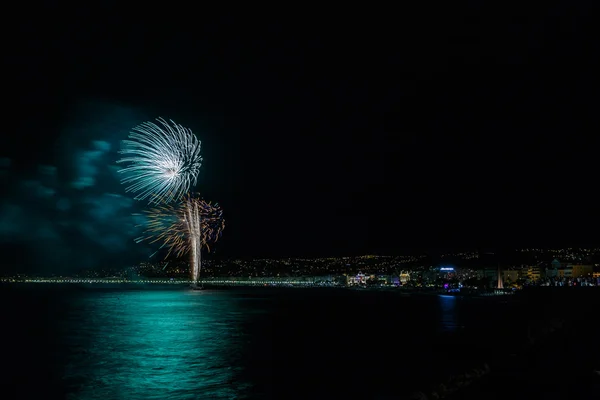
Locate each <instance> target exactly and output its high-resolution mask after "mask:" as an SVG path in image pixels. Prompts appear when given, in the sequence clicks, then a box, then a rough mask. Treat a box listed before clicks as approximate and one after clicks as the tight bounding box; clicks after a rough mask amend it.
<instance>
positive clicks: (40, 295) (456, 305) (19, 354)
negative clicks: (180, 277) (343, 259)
mask: <svg viewBox="0 0 600 400" xmlns="http://www.w3.org/2000/svg"><path fill="white" fill-rule="evenodd" d="M0 299H1V301H2V305H3V306H2V310H3V311H2V319H1V321H2V323H1V330H2V336H0V337H1V338H2V347H1V348H2V357H1V359H2V373H1V374H0V384H1V390H2V394H0V398H3V399H12V398H15V399H29V398H32V399H33V398H40V399H42V398H43V399H54V398H57V399H59V398H60V399H83V400H88V399H103V400H107V399H128V400H134V399H157V400H158V399H160V400H166V399H173V400H175V399H263V398H265V399H269V398H274V399H291V398H302V399H308V398H310V399H336V398H340V399H344V398H353V399H362V398H364V399H377V398H382V399H383V398H396V396H395V395H398V394H399V393H404V392H407V391H410V390H419V389H420V388H423V387H427V385H430V384H431V383H432V382H436V381H439V380H440V379H443V378H444V377H447V376H449V375H451V374H453V373H455V372H456V371H461V370H467V369H472V368H474V367H476V366H480V365H482V363H484V362H485V361H486V360H488V359H490V358H493V357H498V356H500V355H502V354H508V353H510V352H511V351H512V349H516V348H518V347H519V346H520V345H521V344H522V342H523V341H524V340H525V339H526V336H527V327H526V321H527V320H528V319H529V318H530V317H531V311H530V308H528V307H526V306H525V305H524V304H523V301H522V299H520V297H519V296H497V297H489V298H463V297H456V296H439V295H427V296H425V295H405V294H402V293H399V292H398V291H396V292H388V291H369V290H363V291H354V290H348V289H336V288H314V289H309V288H235V289H229V290H225V289H223V290H216V289H215V290H213V289H207V290H204V291H192V290H190V289H189V288H186V287H175V286H167V287H158V286H153V285H149V286H146V287H144V286H135V285H132V286H130V287H128V286H114V287H95V286H93V285H90V286H87V287H85V286H73V285H58V284H32V285H26V284H21V285H10V286H5V287H2V288H1V291H0Z"/></svg>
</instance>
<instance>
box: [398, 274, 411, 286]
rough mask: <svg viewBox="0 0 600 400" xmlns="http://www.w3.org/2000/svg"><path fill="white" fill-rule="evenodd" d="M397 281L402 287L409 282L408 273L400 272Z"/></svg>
mask: <svg viewBox="0 0 600 400" xmlns="http://www.w3.org/2000/svg"><path fill="white" fill-rule="evenodd" d="M399 280H400V283H402V284H403V285H404V284H406V283H407V282H408V281H410V272H408V271H402V272H400V276H399Z"/></svg>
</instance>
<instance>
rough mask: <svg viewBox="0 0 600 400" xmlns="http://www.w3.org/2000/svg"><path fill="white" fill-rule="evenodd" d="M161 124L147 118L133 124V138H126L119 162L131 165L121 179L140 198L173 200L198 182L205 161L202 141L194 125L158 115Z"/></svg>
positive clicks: (123, 170) (161, 200)
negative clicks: (197, 135) (183, 124)
mask: <svg viewBox="0 0 600 400" xmlns="http://www.w3.org/2000/svg"><path fill="white" fill-rule="evenodd" d="M157 121H158V122H159V123H160V124H161V125H162V126H159V125H157V124H154V123H152V122H144V123H142V124H141V125H138V126H136V127H135V128H133V130H132V132H131V133H130V134H129V140H124V141H123V149H122V150H121V151H120V152H119V153H120V154H123V158H122V159H120V160H119V161H117V162H118V163H126V164H128V166H127V167H125V168H123V169H121V170H119V173H122V174H124V175H125V177H124V178H123V179H122V180H121V183H123V184H125V185H127V187H126V191H127V192H132V193H135V194H136V196H135V199H136V200H145V199H149V202H150V203H151V204H152V203H155V204H156V203H158V202H159V201H160V202H167V203H168V202H171V201H173V200H178V199H180V198H181V197H182V196H183V195H184V194H185V193H188V191H189V189H190V186H193V185H195V184H196V179H197V177H198V172H199V171H200V166H201V165H202V157H201V156H200V141H199V140H198V138H197V137H196V135H194V134H193V133H192V131H191V130H190V129H187V128H184V127H183V126H181V125H177V124H176V123H175V122H173V121H171V124H169V123H167V122H166V121H165V120H164V119H162V118H158V119H157Z"/></svg>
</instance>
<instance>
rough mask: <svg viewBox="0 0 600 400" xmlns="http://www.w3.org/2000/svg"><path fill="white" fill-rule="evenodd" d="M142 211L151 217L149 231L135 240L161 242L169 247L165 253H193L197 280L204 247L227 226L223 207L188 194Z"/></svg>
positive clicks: (192, 261)
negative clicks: (180, 199)
mask: <svg viewBox="0 0 600 400" xmlns="http://www.w3.org/2000/svg"><path fill="white" fill-rule="evenodd" d="M143 215H145V216H146V219H147V221H148V222H147V224H146V231H145V232H144V234H143V236H141V237H139V238H137V239H136V242H138V243H140V242H143V241H147V242H149V243H157V242H160V243H162V245H161V248H163V247H166V248H168V252H167V255H166V257H168V256H169V255H170V254H175V255H176V256H177V257H180V256H183V255H184V254H186V253H191V255H192V257H191V266H192V271H191V272H192V277H193V279H194V280H195V281H197V280H198V279H199V275H200V267H201V256H200V255H201V252H202V248H206V249H207V250H208V251H210V245H211V244H212V243H214V242H216V241H217V240H218V239H219V237H220V236H221V234H222V232H223V230H224V229H225V220H224V219H223V211H222V210H221V207H219V205H218V204H212V203H210V202H206V201H205V200H203V199H201V198H200V197H192V196H189V195H187V196H185V198H184V200H183V201H182V202H181V203H178V204H169V203H165V202H163V203H162V204H160V205H157V206H155V207H153V208H151V209H149V210H147V211H145V212H144V213H143ZM166 257H165V258H166Z"/></svg>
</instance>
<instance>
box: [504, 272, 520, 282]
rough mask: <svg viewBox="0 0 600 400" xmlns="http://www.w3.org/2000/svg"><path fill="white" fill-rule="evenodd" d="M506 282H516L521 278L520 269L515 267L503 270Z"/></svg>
mask: <svg viewBox="0 0 600 400" xmlns="http://www.w3.org/2000/svg"><path fill="white" fill-rule="evenodd" d="M502 278H503V280H504V282H513V283H514V282H516V281H518V280H519V271H517V270H514V269H505V270H503V271H502Z"/></svg>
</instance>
